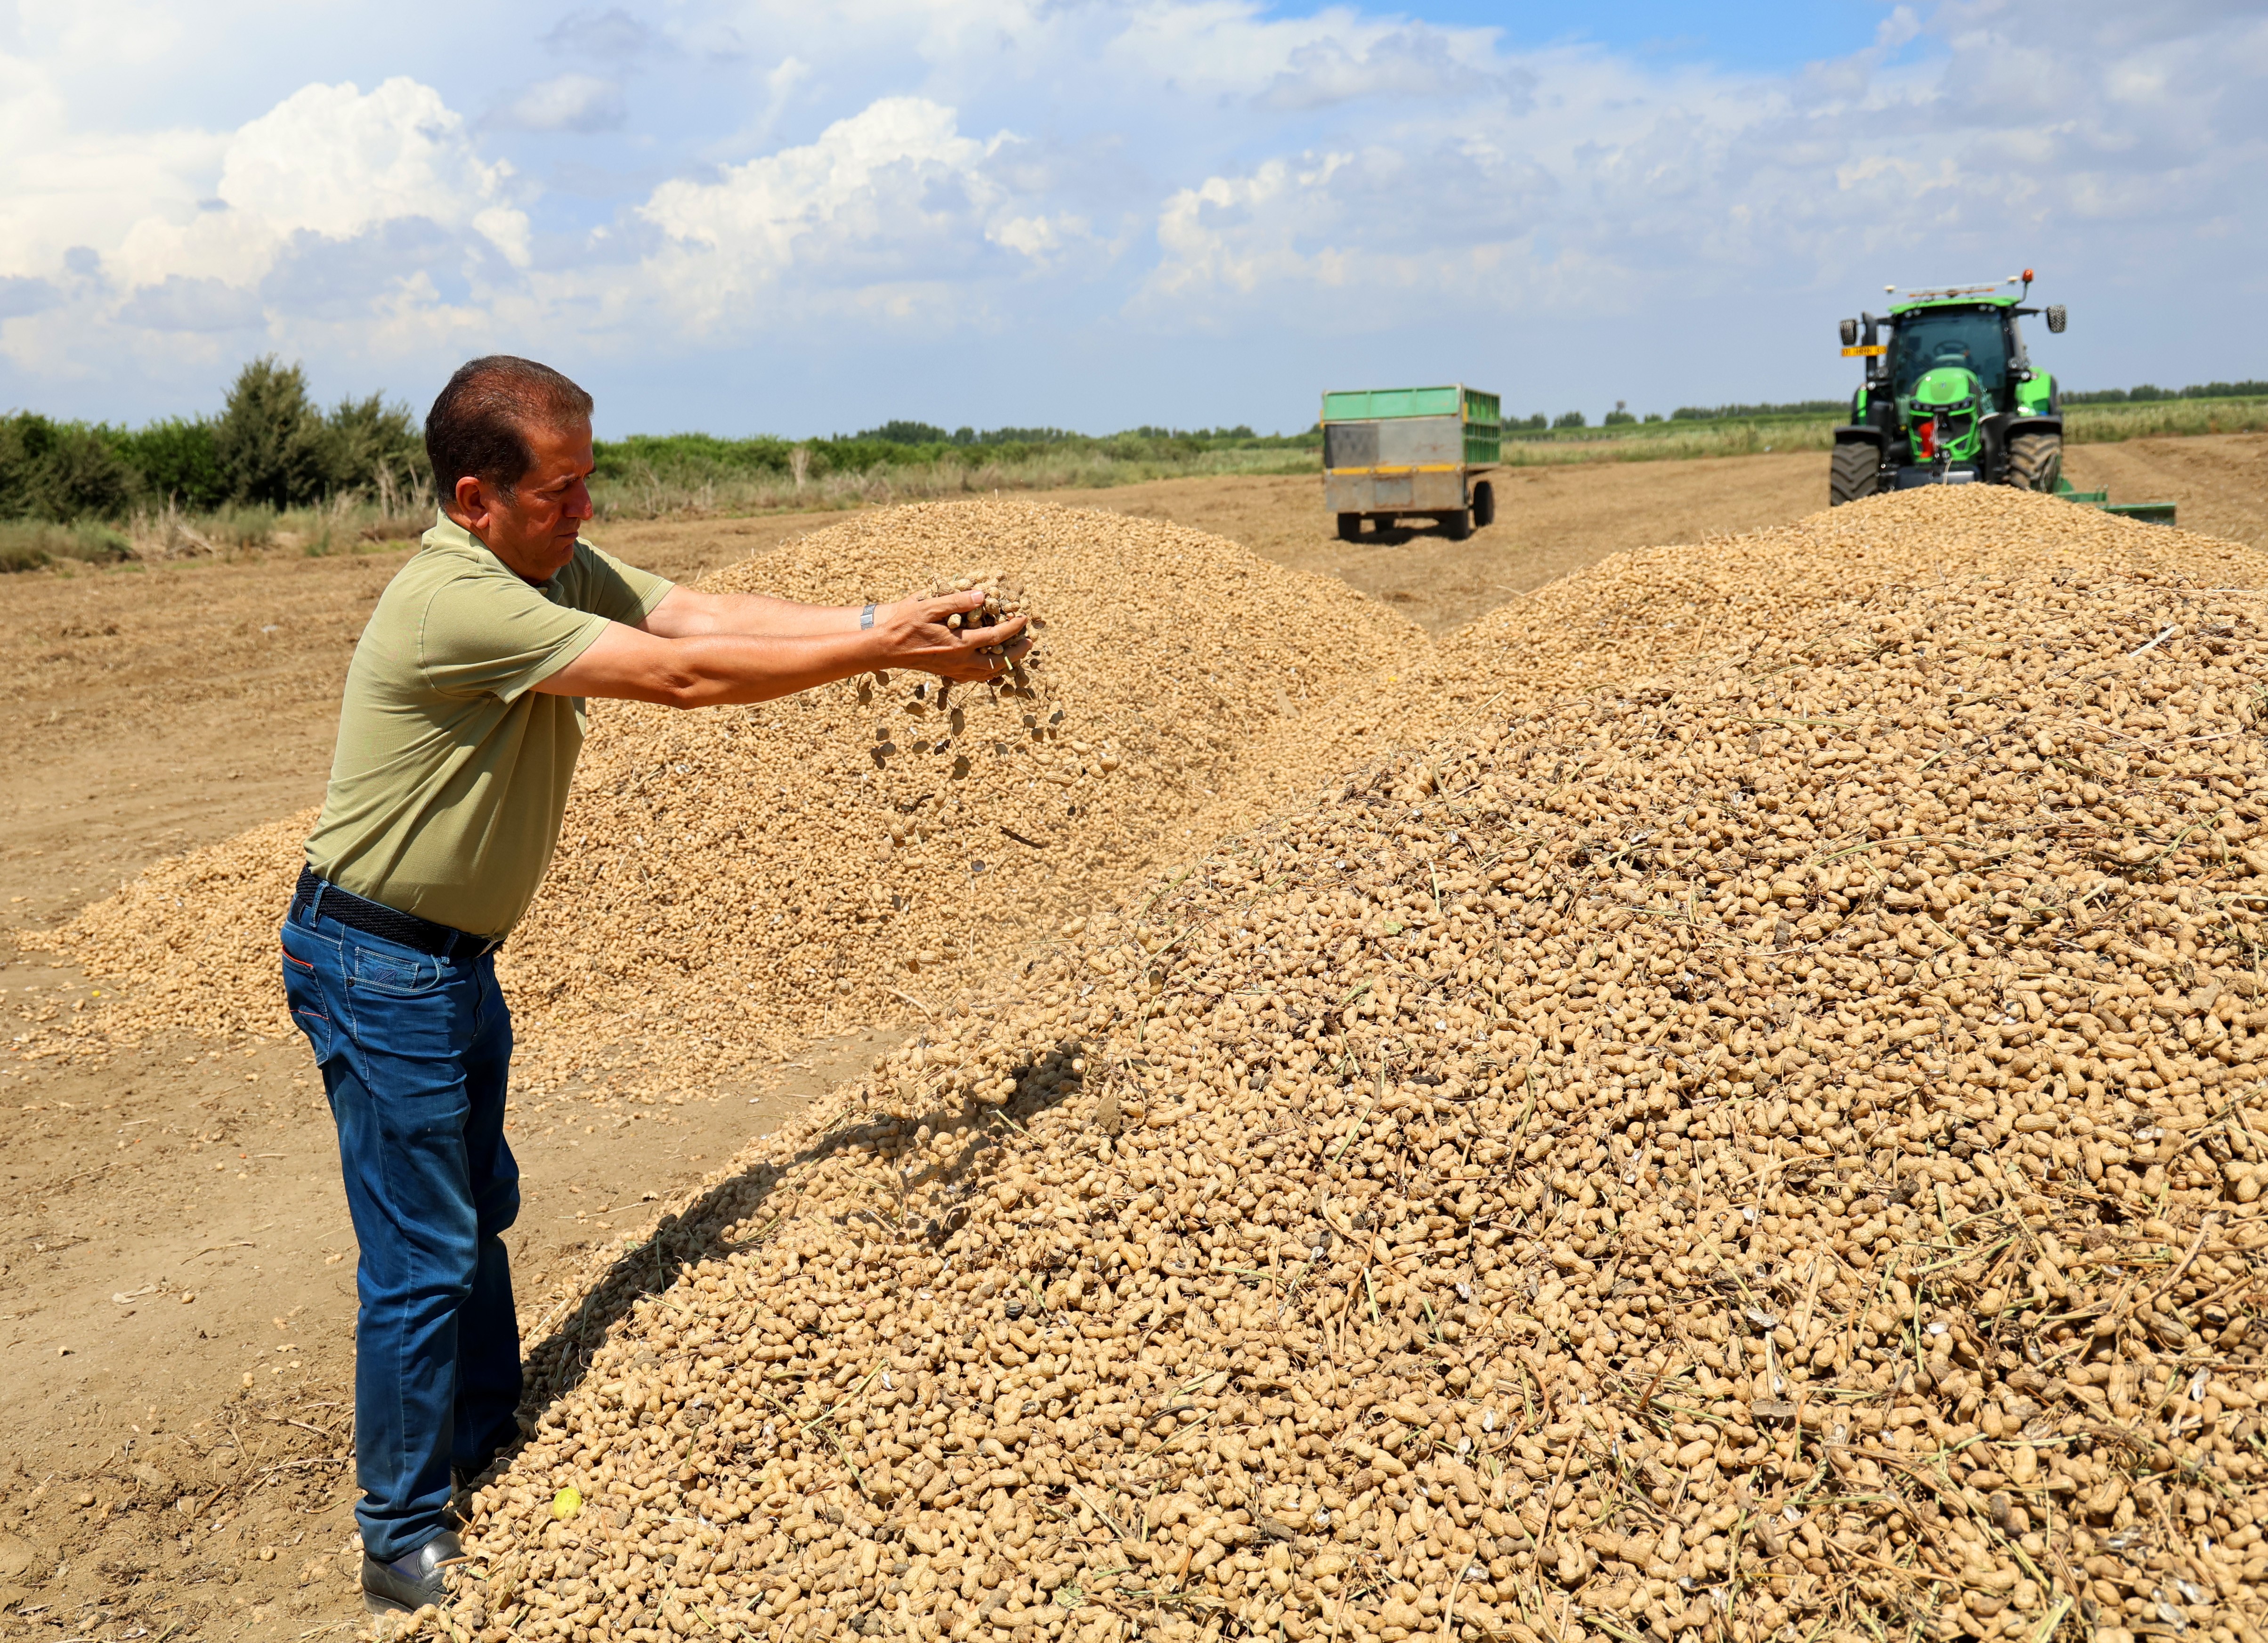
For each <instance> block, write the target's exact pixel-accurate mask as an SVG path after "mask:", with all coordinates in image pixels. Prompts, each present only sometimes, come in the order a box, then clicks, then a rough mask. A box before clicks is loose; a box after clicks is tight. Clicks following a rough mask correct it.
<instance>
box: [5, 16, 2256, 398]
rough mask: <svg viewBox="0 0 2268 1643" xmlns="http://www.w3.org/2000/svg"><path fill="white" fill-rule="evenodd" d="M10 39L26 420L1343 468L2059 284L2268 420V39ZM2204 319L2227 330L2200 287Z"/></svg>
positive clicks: (917, 30) (1202, 31) (2099, 21)
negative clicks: (512, 404) (1271, 448)
mask: <svg viewBox="0 0 2268 1643" xmlns="http://www.w3.org/2000/svg"><path fill="white" fill-rule="evenodd" d="M2039 19H2040V14H2039V13H2038V11H2037V10H2036V8H2035V7H2030V6H2026V5H2022V4H2017V3H2016V0H1959V3H1957V4H1874V3H1872V0H1823V3H1822V4H1812V5H1807V6H1801V7H1796V6H1756V5H1751V6H1747V7H1727V6H1721V5H1717V6H1700V5H1691V4H1667V3H1665V0H1632V3H1631V4H1622V5H1617V6H1615V7H1611V8H1593V9H1589V10H1587V11H1580V12H1575V11H1570V10H1568V9H1566V8H1564V7H1557V6H1546V5H1541V4H1517V5H1485V4H1472V3H1471V0H1438V3H1436V4H1420V5H1415V6H1410V7H1406V8H1399V9H1393V8H1379V7H1366V6H1362V5H1356V4H1332V5H1323V6H1314V5H1299V4H1279V5H1269V4H1263V3H1262V0H1135V3H1128V4H1120V3H1117V0H931V3H927V4H915V3H912V0H838V4H832V5H829V6H826V7H816V6H812V5H809V4H804V5H799V6H796V5H788V4H782V3H780V0H669V4H651V5H642V4H632V3H630V0H625V3H624V4H583V5H579V6H578V5H546V4H523V5H515V6H513V7H510V8H500V7H494V6H490V7H466V6H463V5H461V4H456V5H444V4H438V0H394V3H393V4H387V5H383V6H380V5H375V4H367V3H366V0H340V3H339V4H329V5H326V6H322V7H309V6H306V5H304V4H283V3H282V0H205V4H201V5H199V6H198V7H196V8H194V9H192V8H184V7H180V6H179V5H178V4H171V3H170V0H168V3H166V4H159V3H158V0H70V4H65V3H64V0H17V3H16V4H12V5H0V407H4V406H10V405H20V406H26V407H35V408H38V409H46V410H50V411H53V412H56V413H59V414H63V415H72V416H91V417H102V418H107V419H110V420H113V421H125V422H135V421H140V420H143V419H144V418H147V417H150V416H159V415H169V414H178V413H181V412H189V411H195V410H200V409H209V408H210V407H212V406H214V405H216V404H217V402H218V400H219V398H220V395H221V394H222V392H223V391H224V389H225V386H226V383H227V381H228V379H230V377H231V376H232V374H233V373H234V372H235V370H236V369H237V367H238V366H239V365H240V364H241V363H242V362H243V360H245V359H246V358H247V357H251V356H253V355H254V354H258V353H261V352H270V351H272V352H276V353H278V354H281V355H282V356H284V357H286V358H291V359H299V360H304V361H305V362H306V365H307V367H308V370H309V372H310V374H311V376H312V377H313V380H314V382H315V384H316V386H317V387H318V389H319V390H320V392H321V393H322V394H324V395H326V396H327V397H335V396H337V395H342V394H362V393H367V392H370V391H372V389H384V390H386V391H387V392H389V393H391V394H396V395H399V396H401V397H403V398H406V399H408V400H409V401H410V402H412V403H413V404H415V405H416V406H417V407H419V408H420V409H422V407H423V404H424V403H425V402H427V401H428V400H429V399H430V397H431V394H432V392H433V390H434V388H435V387H437V386H438V383H439V382H440V380H441V379H443V378H444V377H445V376H446V373H447V372H448V370H449V369H450V368H451V366H452V365H454V364H455V363H456V362H457V361H459V360H460V359H462V358H463V357H467V356H468V355H469V354H472V353H475V352H482V351H488V350H497V349H504V350H512V351H516V352H523V353H528V354H533V355H535V356H538V357H543V358H546V359H549V360H550V361H552V362H553V363H555V364H557V365H560V366H562V368H563V369H566V370H568V371H570V372H572V373H573V374H575V375H576V376H578V378H580V379H583V380H584V381H585V382H586V384H587V385H588V386H590V387H592V388H593V391H594V392H595V393H596V394H598V395H599V397H600V426H601V431H604V432H610V433H621V432H626V431H634V430H646V431H666V430H670V429H679V428H702V429H707V430H710V431H716V432H719V433H728V434H733V433H746V432H754V431H777V432H781V433H787V434H807V433H823V432H828V431H851V430H853V429H856V428H858V427H863V426H870V425H872V424H875V423H878V422H880V421H882V420H885V419H887V418H888V417H892V416H914V417H920V418H924V419H926V420H929V421H933V422H938V423H942V424H946V425H956V424H963V423H968V424H977V425H979V426H985V425H999V424H1039V423H1051V424H1059V425H1064V426H1069V427H1075V428H1081V429H1086V430H1094V431H1101V430H1108V429H1112V428H1117V427H1123V426H1130V425H1133V424H1140V423H1168V424H1180V425H1184V426H1187V425H1194V424H1229V423H1238V422H1246V423H1250V424H1254V425H1255V426H1257V427H1260V428H1263V429H1273V428H1293V427H1299V426H1304V425H1305V424H1307V422H1308V421H1309V420H1311V419H1312V417H1313V415H1314V404H1315V399H1316V396H1317V394H1320V393H1321V392H1322V390H1323V389H1324V388H1326V387H1340V386H1351V385H1367V384H1386V383H1398V382H1409V381H1416V380H1448V379H1462V380H1465V381H1469V382H1472V383H1475V384H1477V385H1479V386H1482V387H1490V388H1493V389H1496V390H1498V391H1499V392H1501V393H1502V394H1504V395H1505V397H1506V402H1507V403H1508V405H1509V406H1511V407H1512V408H1513V409H1517V410H1519V411H1521V412H1528V411H1537V410H1540V411H1545V412H1550V413H1554V414H1556V413H1557V412H1560V411H1563V410H1566V409H1582V410H1584V411H1585V412H1586V413H1587V414H1588V415H1590V416H1594V417H1595V416H1598V415H1599V414H1600V413H1602V411H1604V410H1605V409H1609V407H1610V406H1612V405H1613V403H1614V402H1616V400H1624V401H1627V402H1629V403H1630V404H1631V406H1632V408H1633V409H1640V410H1646V409H1654V410H1661V411H1668V410H1669V409H1672V408H1674V407H1675V406H1677V405H1681V404H1694V403H1713V402H1724V401H1730V400H1756V399H1787V398H1798V397H1808V396H1811V395H1815V394H1840V393H1843V392H1846V391H1847V390H1848V388H1849V387H1850V385H1851V372H1850V370H1849V367H1848V366H1847V365H1846V363H1845V361H1843V360H1842V359H1841V358H1840V357H1838V356H1837V346H1836V340H1835V337H1834V334H1833V333H1834V324H1835V321H1836V320H1837V319H1838V318H1840V317H1841V316H1843V315H1844V314H1846V313H1853V312H1855V311H1856V310H1857V309H1858V308H1859V307H1860V306H1862V305H1863V304H1865V303H1867V301H1869V300H1870V299H1872V300H1877V301H1879V299H1880V297H1881V288H1882V285H1883V284H1885V283H1886V282H1890V281H1896V282H1899V283H1901V284H1913V283H1941V282H1945V281H1948V280H1971V279H1990V278H1995V277H1998V276H2001V275H2005V274H2007V273H2012V272H2014V271H2015V270H2016V269H2020V268H2022V267H2025V266H2027V265H2029V266H2034V267H2036V268H2037V269H2039V270H2040V273H2041V283H2040V286H2039V295H2040V296H2041V298H2042V299H2043V300H2061V301H2064V302H2066V303H2067V304H2068V305H2069V306H2070V307H2071V311H2072V328H2071V330H2070V332H2069V334H2068V335H2065V336H2061V337H2057V338H2053V339H2049V338H2046V337H2045V336H2044V335H2040V336H2037V337H2036V339H2035V357H2036V360H2037V361H2038V362H2039V363H2041V364H2043V365H2046V366H2048V367H2049V368H2050V369H2052V370H2054V371H2056V372H2058V374H2059V375H2061V376H2062V377H2063V378H2064V379H2066V381H2068V382H2071V383H2073V384H2075V385H2078V386H2124V385H2126V384H2129V383H2132V382H2135V381H2139V380H2144V379H2149V380H2156V381H2160V382H2169V383H2180V382H2185V381H2192V380H2200V379H2207V378H2213V377H2222V378H2228V377H2237V376H2251V377H2262V376H2268V350H2262V349H2261V348H2260V347H2259V346H2258V345H2257V344H2256V343H2253V342H2251V341H2250V330H2249V329H2248V328H2246V327H2244V326H2242V324H2240V323H2236V322H2235V321H2233V320H2232V319H2231V317H2230V316H2231V315H2232V314H2242V313H2244V312H2247V311H2248V307H2247V301H2246V299H2247V298H2257V296H2258V295H2259V293H2260V290H2261V287H2262V285H2263V284H2264V275H2263V273H2262V271H2261V270H2262V269H2263V267H2264V256H2263V253H2264V252H2268V246H2264V244H2263V243H2262V241H2263V239H2264V238H2268V229H2264V227H2263V225H2262V221H2261V217H2260V214H2259V213H2258V212H2257V211H2255V210H2252V209H2250V205H2251V203H2252V202H2254V201H2256V200H2257V196H2258V183H2257V178H2258V177H2259V176H2260V175H2261V174H2262V162H2263V160H2264V159H2268V97H2263V96H2262V95H2261V90H2262V85H2263V82H2264V80H2268V20H2264V18H2263V17H2262V16H2261V14H2260V9H2259V8H2258V7H2257V4H2235V3H2234V0H2169V4H2159V5H2154V6H2152V7H2148V8H2136V7H2133V6H2132V5H2130V4H2123V0H2122V3H2121V4H2111V3H2110V0H2073V4H2066V5H2063V6H2060V7H2058V8H2057V10H2056V12H2055V23H2054V26H2053V27H2051V28H2049V27H2043V26H2040V20H2039ZM2197 291H2209V292H2211V293H2212V298H2211V300H2210V301H2202V302H2201V301H2197V300H2194V299H2193V298H2192V297H2191V296H2190V295H2189V294H2188V293H2193V292H2197Z"/></svg>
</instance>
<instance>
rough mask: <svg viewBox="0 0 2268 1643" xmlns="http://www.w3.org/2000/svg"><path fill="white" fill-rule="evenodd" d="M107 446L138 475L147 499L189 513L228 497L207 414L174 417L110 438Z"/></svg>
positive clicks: (217, 444)
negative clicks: (170, 505)
mask: <svg viewBox="0 0 2268 1643" xmlns="http://www.w3.org/2000/svg"><path fill="white" fill-rule="evenodd" d="M111 443H112V446H114V448H115V449H116V450H117V452H118V453H119V455H120V456H121V457H122V459H123V460H125V462H126V465H127V466H128V467H129V468H132V469H133V470H134V471H135V473H136V475H138V476H139V477H140V480H141V490H142V492H143V495H144V497H146V498H147V499H148V500H149V501H151V502H153V503H157V504H160V505H162V504H164V503H166V502H167V501H171V502H172V503H173V505H174V506H175V507H178V508H182V509H185V510H187V511H188V512H193V513H195V512H204V511H205V510H206V509H209V508H217V507H219V506H220V505H222V504H223V503H225V502H226V501H227V500H228V499H229V489H228V475H226V474H225V472H224V471H223V470H222V468H221V462H220V444H219V441H218V440H217V438H215V437H214V431H213V421H212V418H210V417H209V416H173V417H168V418H167V419H166V420H165V421H164V422H153V423H151V424H149V426H147V427H144V428H135V429H130V430H125V431H121V432H119V433H116V434H114V435H113V436H112V437H111Z"/></svg>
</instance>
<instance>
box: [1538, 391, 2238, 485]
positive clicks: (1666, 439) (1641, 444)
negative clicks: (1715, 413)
mask: <svg viewBox="0 0 2268 1643" xmlns="http://www.w3.org/2000/svg"><path fill="white" fill-rule="evenodd" d="M1847 415H1848V413H1847V411H1846V410H1845V409H1842V408H1839V407H1838V408H1837V409H1836V410H1834V411H1833V412H1832V413H1831V414H1828V415H1821V414H1818V413H1812V414H1808V415H1781V416H1750V417H1739V418H1733V417H1728V418H1723V419H1717V420H1708V421H1704V420H1701V419H1699V418H1696V417H1686V418H1680V419H1676V420H1673V421H1669V422H1648V423H1639V424H1634V425H1633V424H1621V425H1618V426H1614V427H1600V428H1556V429H1550V430H1548V431H1543V432H1525V431H1523V432H1521V433H1518V434H1507V435H1506V437H1505V444H1504V460H1505V462H1506V466H1508V467H1513V468H1530V467H1538V466H1545V465H1550V464H1554V463H1560V462H1648V461H1664V460H1673V459H1675V458H1680V457H1704V456H1755V455H1757V454H1759V453H1764V452H1766V451H1824V450H1827V449H1828V448H1830V446H1832V445H1833V444H1834V442H1835V438H1834V430H1835V428H1836V426H1837V424H1840V423H1842V422H1844V421H1845V419H1846V417H1847ZM2263 431H2268V397H2263V398H2257V399H2229V400H2205V399H2165V400H2154V401H2144V402H2126V403H2117V402H2112V403H2088V404H2083V405H2070V406H2067V407H2066V409H2065V411H2064V437H2065V438H2066V439H2067V440H2068V441H2070V442H2071V443H2072V444H2073V445H2113V444H2116V443H2117V442H2118V441H2120V440H2122V439H2141V438H2153V437H2161V436H2166V435H2180V434H2205V433H2260V432H2263Z"/></svg>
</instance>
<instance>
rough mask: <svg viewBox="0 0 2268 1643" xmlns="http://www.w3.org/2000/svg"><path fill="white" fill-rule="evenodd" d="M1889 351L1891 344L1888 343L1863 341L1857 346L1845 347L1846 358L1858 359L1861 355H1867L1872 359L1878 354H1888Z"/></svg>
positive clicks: (1844, 355)
mask: <svg viewBox="0 0 2268 1643" xmlns="http://www.w3.org/2000/svg"><path fill="white" fill-rule="evenodd" d="M1889 351H1890V349H1889V343H1859V346H1858V347H1856V348H1846V349H1845V350H1843V357H1844V358H1845V359H1857V358H1859V357H1861V356H1864V357H1867V358H1869V359H1871V358H1873V357H1874V356H1876V355H1878V354H1887V353H1889Z"/></svg>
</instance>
